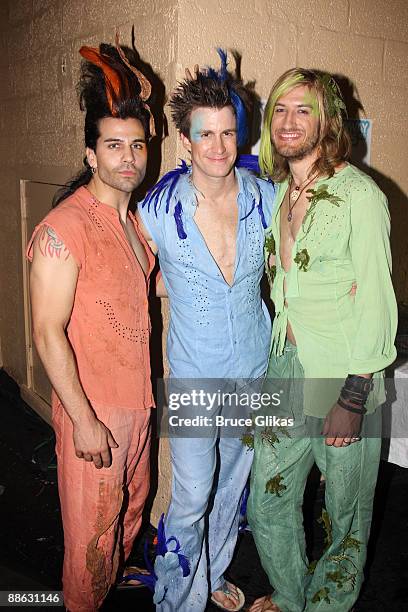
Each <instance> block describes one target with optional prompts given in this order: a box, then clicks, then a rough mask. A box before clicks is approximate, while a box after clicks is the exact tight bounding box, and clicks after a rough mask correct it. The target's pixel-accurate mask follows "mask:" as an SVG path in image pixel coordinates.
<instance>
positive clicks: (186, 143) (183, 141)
mask: <svg viewBox="0 0 408 612" xmlns="http://www.w3.org/2000/svg"><path fill="white" fill-rule="evenodd" d="M180 140H181V144H182V145H183V147H184V148H185V150H186V151H188V152H189V153H191V142H190V140H189V139H188V138H187V136H184V134H181V133H180Z"/></svg>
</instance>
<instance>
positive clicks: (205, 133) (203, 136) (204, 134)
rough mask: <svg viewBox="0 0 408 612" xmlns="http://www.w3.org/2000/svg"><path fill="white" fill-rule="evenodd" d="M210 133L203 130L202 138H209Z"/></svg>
mask: <svg viewBox="0 0 408 612" xmlns="http://www.w3.org/2000/svg"><path fill="white" fill-rule="evenodd" d="M209 135H210V133H209V132H201V138H208V136H209Z"/></svg>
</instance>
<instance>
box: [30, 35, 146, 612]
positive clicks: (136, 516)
mask: <svg viewBox="0 0 408 612" xmlns="http://www.w3.org/2000/svg"><path fill="white" fill-rule="evenodd" d="M80 53H81V55H82V56H83V57H84V58H85V60H86V61H84V62H83V64H82V72H81V80H80V92H81V94H80V99H81V108H82V109H85V110H86V117H85V144H86V159H85V169H84V170H83V172H82V173H81V174H80V175H79V176H78V177H76V178H75V179H73V180H72V181H71V182H70V183H68V184H67V185H66V187H65V188H64V189H63V190H62V192H61V193H60V194H59V196H58V197H57V198H56V203H55V204H56V207H54V209H53V210H52V211H51V212H50V213H49V214H48V215H47V216H46V217H45V219H43V221H41V223H40V224H39V225H38V226H37V227H36V229H35V231H34V233H33V236H32V238H31V241H30V244H29V246H28V252H27V255H28V257H29V259H31V260H32V262H33V263H32V269H31V299H32V312H33V329H34V340H35V343H36V346H37V349H38V352H39V355H40V357H41V360H42V362H43V364H44V366H45V369H46V371H47V374H48V376H49V378H50V381H51V383H52V387H53V395H52V414H53V423H54V428H55V433H56V452H57V458H58V486H59V494H60V500H61V510H62V520H63V526H64V543H65V556H64V569H63V589H64V601H65V605H66V607H67V608H68V609H69V610H70V611H71V612H90V611H93V610H97V609H99V607H100V606H101V605H102V603H103V600H104V598H105V597H106V595H107V593H108V590H109V588H110V586H111V585H112V584H113V583H114V582H115V581H116V577H117V573H118V568H119V567H121V566H123V563H124V561H125V560H126V558H127V557H128V555H129V553H130V550H131V547H132V544H133V541H134V538H135V536H136V534H137V532H138V530H139V527H140V523H141V516H142V510H143V506H144V503H145V500H146V496H147V493H148V489H149V448H150V427H149V425H150V409H151V407H152V406H153V397H152V390H151V383H150V363H149V332H150V323H149V315H148V301H147V289H148V284H149V275H150V273H151V271H152V268H153V266H154V258H153V256H152V254H151V252H150V250H149V248H148V247H147V245H146V242H145V240H144V238H143V236H142V234H141V232H140V231H139V228H138V225H137V222H136V220H135V218H134V217H133V215H132V214H131V213H130V212H129V211H128V205H129V200H130V197H131V194H132V192H133V191H134V190H135V188H136V187H137V186H138V185H139V184H140V183H141V182H142V180H143V178H144V175H145V171H146V162H147V143H148V140H149V137H150V136H152V135H153V134H154V121H153V118H152V115H151V113H150V110H149V107H148V106H147V105H146V100H147V99H148V98H149V96H150V89H151V88H150V83H149V82H148V81H147V79H146V78H145V77H144V76H143V75H142V74H141V73H140V72H139V71H138V70H137V69H136V68H135V67H134V66H133V65H131V64H130V63H129V60H128V58H127V57H126V56H125V55H124V53H123V50H122V49H121V48H120V47H119V45H118V43H117V45H116V48H115V47H113V46H111V45H105V44H101V45H100V47H99V49H92V48H89V47H83V48H82V49H81V50H80Z"/></svg>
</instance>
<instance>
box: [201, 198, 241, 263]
mask: <svg viewBox="0 0 408 612" xmlns="http://www.w3.org/2000/svg"><path fill="white" fill-rule="evenodd" d="M194 222H195V224H196V226H197V228H198V230H199V232H200V233H201V235H202V237H203V239H204V241H205V243H206V245H207V248H208V250H209V251H210V253H211V255H212V256H213V258H214V259H215V260H216V262H217V263H218V265H220V266H221V267H222V266H233V264H234V262H235V254H236V242H237V229H238V207H237V205H236V203H235V202H234V203H231V204H230V205H229V206H225V207H223V208H222V209H218V210H217V208H216V207H213V206H203V205H199V206H198V207H197V210H196V214H195V216H194Z"/></svg>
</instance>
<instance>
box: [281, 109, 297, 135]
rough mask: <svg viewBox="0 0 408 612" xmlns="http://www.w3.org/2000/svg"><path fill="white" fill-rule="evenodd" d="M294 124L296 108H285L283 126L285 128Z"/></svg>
mask: <svg viewBox="0 0 408 612" xmlns="http://www.w3.org/2000/svg"><path fill="white" fill-rule="evenodd" d="M295 126H296V109H291V108H289V109H287V111H286V112H285V114H284V121H283V127H284V128H285V129H287V130H289V129H291V128H293V127H295Z"/></svg>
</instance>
